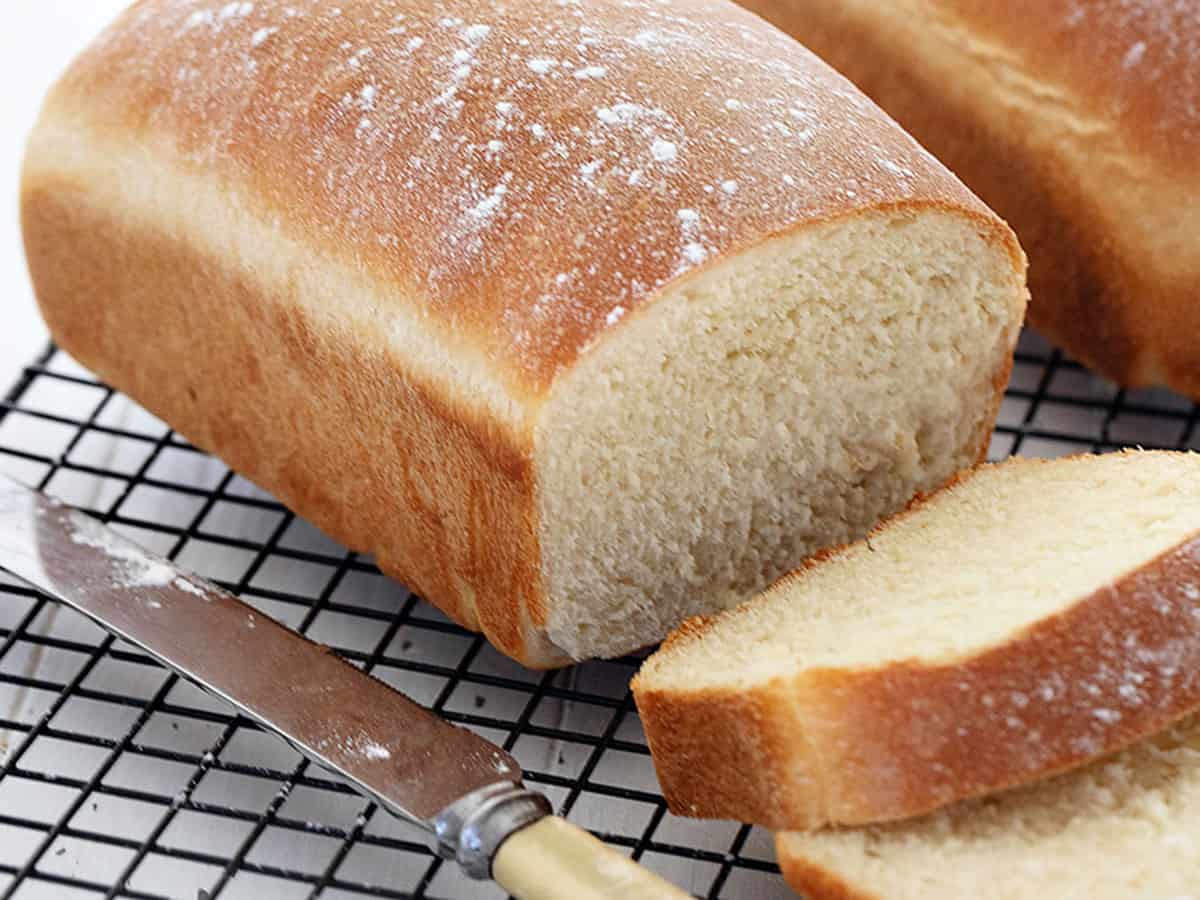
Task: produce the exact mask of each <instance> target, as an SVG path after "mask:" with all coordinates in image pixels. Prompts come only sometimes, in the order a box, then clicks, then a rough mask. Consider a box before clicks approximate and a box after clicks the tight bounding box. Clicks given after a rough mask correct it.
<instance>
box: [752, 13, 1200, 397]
mask: <svg viewBox="0 0 1200 900" xmlns="http://www.w3.org/2000/svg"><path fill="white" fill-rule="evenodd" d="M740 2H741V3H742V5H743V6H746V7H748V8H750V9H752V10H753V11H755V12H757V13H759V14H761V15H762V16H763V17H764V18H766V19H767V20H769V21H771V22H773V23H775V24H776V25H778V26H779V27H781V28H783V29H784V30H785V31H788V32H789V33H791V35H792V36H793V37H795V38H796V40H798V41H800V42H801V43H803V44H805V45H806V46H808V47H810V48H811V49H812V50H814V51H815V52H816V53H817V54H819V55H820V56H821V57H822V58H823V59H824V60H826V61H827V62H828V63H829V64H830V65H832V66H833V67H834V68H836V69H837V70H838V71H840V72H842V74H844V75H846V76H847V77H848V78H849V79H850V80H851V81H853V82H854V83H855V84H857V85H858V86H859V87H860V88H862V89H863V90H864V91H866V93H867V94H868V95H870V97H871V98H872V99H873V100H875V101H876V102H878V103H879V104H880V106H882V107H883V108H884V109H885V110H886V111H887V112H888V113H889V114H891V115H893V116H895V117H896V119H897V121H899V122H900V124H901V125H903V126H904V127H905V128H906V129H908V130H909V131H910V132H911V133H912V134H914V135H915V136H916V137H917V139H918V140H919V141H921V142H922V143H923V144H925V146H926V147H928V148H929V149H930V150H932V151H933V152H934V153H935V154H936V155H937V157H938V158H939V159H940V160H942V161H943V162H945V163H946V165H948V166H949V167H950V168H951V169H952V170H953V171H954V172H955V173H957V174H958V175H959V176H960V177H961V178H962V179H963V180H964V181H965V182H966V183H967V184H968V185H969V186H970V187H971V189H972V190H974V191H975V192H977V193H978V194H979V196H980V197H982V198H983V199H984V201H986V202H987V203H988V204H990V205H991V206H992V207H993V208H994V209H995V210H997V211H998V212H999V213H1000V214H1001V215H1002V216H1004V218H1005V220H1007V221H1008V222H1009V223H1010V224H1011V225H1012V226H1013V228H1015V229H1016V232H1017V235H1018V236H1019V237H1020V238H1021V243H1022V244H1023V245H1024V247H1025V250H1026V251H1027V252H1028V253H1029V259H1030V269H1029V285H1030V289H1031V291H1032V293H1033V303H1032V304H1031V305H1030V308H1029V317H1030V321H1031V322H1033V324H1034V325H1035V326H1036V327H1037V328H1038V330H1039V331H1041V332H1042V333H1043V334H1045V335H1046V336H1047V337H1050V338H1052V339H1053V340H1054V341H1056V342H1057V343H1059V344H1061V345H1062V346H1063V347H1065V348H1066V349H1067V350H1069V351H1070V352H1071V354H1072V355H1074V356H1076V357H1077V358H1079V359H1080V360H1081V361H1083V362H1086V363H1087V364H1088V365H1090V366H1093V367H1094V368H1096V369H1097V370H1098V371H1100V372H1103V373H1104V374H1106V375H1108V376H1109V377H1110V378H1114V379H1116V380H1118V381H1121V382H1123V383H1126V384H1159V383H1161V384H1167V385H1169V386H1171V387H1173V388H1174V389H1175V390H1178V391H1181V392H1183V393H1186V394H1189V395H1191V396H1192V397H1194V398H1196V399H1200V303H1197V302H1196V296H1197V294H1200V253H1197V252H1196V235H1197V234H1198V233H1200V203H1197V202H1196V198H1197V197H1200V165H1197V163H1196V160H1197V159H1198V158H1200V15H1197V7H1196V4H1195V3H1194V2H1191V0H1141V2H1135V0H1121V2H1117V0H1106V2H1101V0H1095V2H1081V0H1003V2H992V3H985V2H980V0H888V2H886V3H881V2H879V0H740ZM1084 323H1086V324H1084Z"/></svg>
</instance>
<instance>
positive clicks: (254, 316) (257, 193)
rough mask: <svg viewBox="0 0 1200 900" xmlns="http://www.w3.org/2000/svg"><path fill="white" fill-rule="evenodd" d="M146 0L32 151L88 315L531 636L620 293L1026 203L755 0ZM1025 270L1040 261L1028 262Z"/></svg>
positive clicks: (525, 644)
mask: <svg viewBox="0 0 1200 900" xmlns="http://www.w3.org/2000/svg"><path fill="white" fill-rule="evenodd" d="M582 9H583V7H582V6H581V5H578V4H566V5H555V6H554V7H553V11H552V13H551V14H547V12H546V7H545V6H544V5H543V4H539V3H535V2H527V0H522V2H517V3H506V4H500V3H496V2H493V0H448V2H444V3H437V4H429V3H423V2H418V0H344V2H342V3H339V4H336V5H335V4H325V3H317V2H310V0H259V2H256V3H253V4H249V3H244V4H236V3H235V4H228V5H225V6H219V7H213V8H211V9H210V8H208V7H205V6H201V5H197V4H187V3H178V2H172V0H141V2H139V3H137V4H135V5H134V6H133V7H132V8H131V9H129V10H128V11H127V12H126V13H125V14H124V15H123V16H122V17H121V18H120V19H119V20H118V22H117V23H116V24H115V25H114V26H112V27H111V28H110V29H109V30H108V31H107V32H106V33H105V34H104V35H103V36H102V37H101V38H100V39H99V40H98V41H97V42H96V43H95V44H94V45H93V46H92V47H91V48H90V49H89V50H88V51H86V52H85V53H84V55H83V56H82V57H81V58H80V59H79V60H78V61H77V62H76V63H75V64H74V65H73V66H72V68H71V69H70V70H69V71H68V72H67V74H66V75H65V76H64V78H63V79H62V81H61V82H60V83H59V84H58V85H57V86H56V87H55V88H54V89H53V90H52V92H51V94H50V97H49V99H48V101H47V104H46V107H45V109H44V111H43V114H42V118H41V120H40V123H39V126H38V128H37V130H36V131H35V134H34V136H33V138H32V140H31V144H30V152H29V154H28V157H27V162H26V170H25V176H24V185H23V201H22V202H23V221H24V230H25V238H26V243H27V247H28V249H29V259H30V267H31V271H32V273H33V279H34V283H35V287H36V289H37V293H38V298H39V302H40V304H41V306H42V309H43V312H44V314H45V316H46V318H47V320H48V322H49V323H50V325H51V329H52V331H53V333H54V334H55V336H56V338H57V339H58V340H60V342H61V343H62V344H63V345H64V346H65V347H66V348H67V349H68V350H69V351H70V352H72V353H73V354H74V355H76V356H77V357H78V358H80V359H81V360H82V361H83V362H84V363H85V364H87V365H89V366H90V367H92V368H93V369H95V370H96V371H97V372H99V373H100V374H101V375H102V376H103V377H105V378H106V379H107V380H108V381H109V382H110V383H112V384H113V385H114V386H116V387H117V388H118V389H121V390H123V391H126V392H127V393H129V394H131V395H132V396H133V397H134V398H135V399H137V400H139V401H140V402H142V403H144V404H145V405H146V406H147V407H148V408H149V409H151V410H152V411H153V412H155V413H157V414H158V415H160V416H161V417H163V418H164V419H166V420H167V421H169V422H170V423H171V424H172V425H174V426H175V427H177V428H179V430H180V431H181V432H182V433H184V434H185V435H187V436H188V437H190V438H191V439H192V440H194V441H196V442H197V443H198V444H199V445H201V446H203V447H205V448H207V449H209V450H211V451H212V452H214V453H216V454H218V455H219V456H221V457H223V458H224V459H226V460H228V461H229V462H230V463H231V464H232V465H233V466H234V467H235V468H236V469H237V470H238V471H240V472H242V473H243V474H245V475H247V476H248V477H250V478H252V479H254V480H255V481H256V482H257V483H259V484H260V485H262V486H263V487H265V488H266V489H268V490H271V491H273V492H274V493H276V494H277V495H278V496H280V498H281V499H282V500H283V501H284V502H286V503H287V504H288V505H289V506H290V507H291V508H293V509H295V510H296V511H297V512H298V513H299V514H301V515H304V516H306V517H308V518H311V519H312V520H313V521H314V522H316V523H317V524H318V525H319V526H321V527H322V528H323V529H324V530H326V531H327V532H329V533H330V534H331V535H332V536H334V537H336V538H338V539H339V540H341V541H343V542H345V543H347V544H349V545H350V546H352V547H354V548H356V549H359V550H362V551H365V552H373V553H374V554H375V555H376V557H377V558H378V560H379V563H380V565H381V566H382V567H383V568H384V569H385V570H386V571H388V572H389V573H391V574H393V575H395V576H397V577H398V578H400V579H402V580H403V581H405V582H407V583H408V584H410V585H412V586H413V587H414V588H415V589H417V590H419V591H420V592H421V593H422V594H424V595H425V596H426V597H427V598H428V599H429V600H431V601H432V602H434V603H436V604H437V605H439V606H440V607H441V608H443V609H444V610H446V611H447V612H448V613H449V614H450V615H451V616H453V617H454V618H456V619H457V620H458V621H460V622H462V623H463V624H465V625H467V626H469V627H472V628H481V629H482V630H484V631H485V633H486V634H487V635H488V637H489V638H490V639H491V640H492V641H493V642H494V643H496V644H497V646H499V647H500V648H501V649H502V650H503V651H504V652H506V653H508V654H510V655H512V656H514V657H515V658H517V659H519V660H521V661H522V662H525V663H526V664H529V665H535V666H547V665H555V664H561V663H563V662H565V661H566V660H565V658H564V655H563V654H562V653H561V652H560V651H558V650H557V648H555V647H553V646H552V645H550V643H549V641H548V640H547V639H546V638H545V635H544V628H543V627H542V626H543V625H544V623H545V621H546V606H547V604H548V603H549V602H552V598H547V597H546V596H545V592H544V587H543V585H542V583H541V577H542V573H541V563H540V557H539V553H540V549H539V539H538V528H539V527H540V524H539V523H538V522H537V521H536V508H537V506H536V491H537V466H536V463H535V459H534V451H533V446H532V445H533V440H532V434H533V431H534V428H535V426H536V425H537V421H538V415H539V412H540V410H541V408H542V405H543V404H544V402H545V400H546V398H547V396H548V395H549V392H550V391H551V390H552V388H553V385H554V380H555V378H556V376H557V375H559V374H561V373H562V372H564V371H566V370H568V369H569V368H570V367H571V366H572V365H574V364H575V362H576V361H577V360H578V359H579V358H580V357H581V355H582V354H585V353H586V352H588V350H589V349H590V348H592V347H594V346H596V344H597V342H598V341H601V340H604V339H607V337H608V336H610V335H613V334H616V333H617V332H618V330H619V320H620V318H621V315H624V314H634V313H636V312H637V310H638V308H639V307H640V306H645V305H646V304H649V303H652V302H654V301H655V299H656V298H658V297H659V296H661V295H662V293H663V289H664V287H665V286H666V285H667V284H668V283H671V282H673V281H675V280H678V279H682V278H685V277H689V276H691V275H693V274H695V273H696V272H699V271H700V270H701V269H703V268H704V267H705V266H707V265H712V264H715V263H719V262H720V261H721V260H722V259H724V258H727V257H728V256H730V255H732V254H734V253H737V252H739V251H740V250H742V249H744V248H746V247H749V246H750V245H752V244H756V243H759V242H762V241H765V240H768V239H770V238H771V237H773V236H776V235H779V234H782V233H788V232H791V231H794V230H797V229H799V228H803V227H806V226H809V225H815V224H819V223H824V222H829V221H832V220H835V219H838V218H844V217H849V216H853V215H856V214H858V213H860V212H864V211H874V210H883V209H895V208H906V209H912V210H914V211H920V210H927V209H947V210H953V211H954V212H956V213H957V214H959V215H961V216H963V217H964V219H968V220H970V221H972V222H973V223H974V224H975V225H976V227H977V228H978V229H979V230H980V232H981V233H984V234H987V235H988V236H989V238H990V239H991V240H992V241H993V242H994V243H995V244H996V245H998V246H1004V247H1005V248H1006V249H1007V251H1008V252H1009V254H1010V256H1011V257H1012V258H1013V260H1014V271H1016V272H1018V273H1019V271H1020V269H1021V265H1022V263H1021V255H1020V254H1021V251H1020V248H1019V246H1018V245H1017V243H1016V241H1015V238H1014V237H1013V235H1012V233H1011V231H1009V229H1007V228H1006V227H1005V226H1004V224H1003V223H1002V222H1000V221H999V220H998V219H997V218H996V217H995V216H994V215H993V214H992V213H991V212H990V211H989V210H987V209H986V207H984V206H983V205H982V204H981V203H980V202H979V201H978V200H977V199H976V198H975V197H974V196H973V195H971V194H970V192H969V191H967V190H966V189H965V188H964V187H963V186H962V185H961V184H960V183H959V182H958V181H957V180H956V179H955V178H954V177H953V176H951V175H950V174H949V173H948V172H947V171H946V170H945V169H944V167H942V166H941V164H940V163H938V162H937V161H936V160H934V159H933V158H932V157H930V156H929V155H928V154H927V153H925V152H924V151H923V150H922V149H921V148H920V147H919V146H918V145H917V144H916V143H915V142H914V141H912V139H911V138H909V137H908V136H907V135H906V134H904V133H903V132H902V131H901V130H900V129H898V128H896V127H894V125H893V124H892V123H891V122H890V121H889V120H887V118H886V117H885V116H883V115H882V114H881V113H880V112H879V111H878V110H877V109H876V108H875V107H874V106H873V105H872V104H870V103H868V102H866V101H865V99H864V98H863V97H862V96H861V95H860V94H859V93H858V92H857V91H855V90H854V89H853V88H852V87H851V86H850V85H849V84H848V83H847V82H845V81H844V79H841V78H840V77H839V76H837V75H836V74H835V73H833V72H832V71H831V70H829V69H828V68H827V67H826V66H824V65H823V64H821V63H820V62H819V61H818V60H816V59H815V58H814V57H812V56H811V55H810V54H808V53H807V52H805V51H803V50H802V49H801V48H798V47H797V46H796V45H795V43H794V42H792V41H791V40H790V39H788V38H786V37H785V36H783V35H782V34H780V33H778V32H777V31H775V30H774V29H770V28H768V27H766V26H765V25H763V24H762V23H761V22H760V21H759V20H757V19H756V18H754V17H753V16H751V15H749V14H748V13H744V12H742V11H739V10H737V9H736V8H735V7H733V6H732V5H730V4H728V3H726V2H725V0H694V2H688V3H686V4H680V3H675V4H672V3H662V2H657V0H654V2H650V0H636V2H625V0H596V2H589V3H588V4H587V15H586V17H583V13H582ZM1014 277H1019V274H1018V275H1017V276H1014Z"/></svg>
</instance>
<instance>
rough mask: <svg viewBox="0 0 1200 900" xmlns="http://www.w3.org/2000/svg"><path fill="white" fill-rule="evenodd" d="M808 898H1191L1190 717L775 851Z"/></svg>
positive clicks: (797, 839)
mask: <svg viewBox="0 0 1200 900" xmlns="http://www.w3.org/2000/svg"><path fill="white" fill-rule="evenodd" d="M776 844H777V847H778V851H779V863H780V866H781V867H782V868H783V872H784V875H785V877H786V878H787V880H788V883H789V884H790V885H791V886H792V887H794V888H795V889H796V890H798V891H800V892H801V893H802V894H803V895H804V896H805V897H806V898H808V900H883V898H887V900H937V898H953V900H959V898H961V897H972V896H974V897H987V898H988V900H1028V898H1030V897H1053V898H1055V900H1139V898H1140V900H1151V898H1153V900H1197V898H1200V718H1196V717H1192V718H1189V719H1187V720H1185V721H1184V722H1182V723H1179V724H1177V725H1176V726H1175V727H1173V728H1171V729H1169V730H1167V731H1165V732H1164V733H1162V734H1160V735H1157V736H1155V737H1154V738H1152V739H1149V740H1145V741H1142V742H1140V743H1137V744H1134V745H1133V746H1132V747H1130V748H1128V749H1127V750H1124V751H1122V752H1121V753H1119V754H1117V755H1115V756H1112V757H1108V758H1105V759H1103V760H1099V761H1097V762H1094V763H1092V764H1091V765H1089V766H1087V767H1085V768H1083V769H1080V770H1077V771H1074V772H1070V773H1067V774H1065V775H1060V776H1058V777H1057V778H1053V779H1050V780H1048V781H1043V782H1041V783H1039V784H1036V785H1032V786H1030V787H1026V788H1021V789H1019V790H1015V791H1009V792H1007V793H1004V794H1000V795H998V796H995V797H988V798H986V799H983V800H970V801H966V802H963V803H957V804H954V805H953V806H949V807H947V808H946V809H944V810H939V811H938V812H936V813H933V814H932V815H929V816H926V817H924V818H921V819H917V820H914V821H912V822H902V823H897V824H893V825H878V826H872V827H869V828H859V829H852V830H841V831H823V832H817V833H814V834H797V833H784V834H780V835H779V836H778V838H777V841H776Z"/></svg>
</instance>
